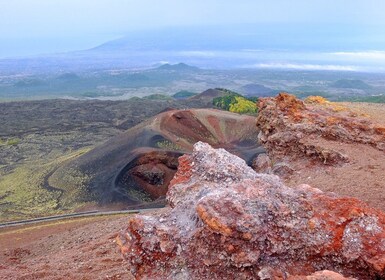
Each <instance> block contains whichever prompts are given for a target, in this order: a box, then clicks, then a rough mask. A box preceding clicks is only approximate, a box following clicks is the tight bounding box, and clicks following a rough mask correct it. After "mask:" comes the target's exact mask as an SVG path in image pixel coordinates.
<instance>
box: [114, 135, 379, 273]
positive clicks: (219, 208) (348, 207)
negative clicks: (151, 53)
mask: <svg viewBox="0 0 385 280" xmlns="http://www.w3.org/2000/svg"><path fill="white" fill-rule="evenodd" d="M179 167H180V169H178V172H177V174H176V176H175V179H174V180H173V181H172V183H171V187H170V188H169V191H168V193H167V200H168V202H169V206H168V207H166V208H165V209H164V210H162V211H160V212H158V213H155V214H142V215H138V216H136V217H135V218H131V219H130V221H129V223H128V227H126V228H125V229H124V230H123V231H122V232H121V233H120V235H119V237H118V238H119V242H118V244H119V246H120V247H121V251H122V254H123V256H124V258H125V259H126V260H127V261H128V262H129V264H130V268H131V272H132V273H133V274H134V275H135V277H136V278H137V279H293V280H294V279H309V280H310V279H330V280H337V279H347V278H343V276H345V277H356V278H357V279H364V280H365V279H384V277H385V268H384V267H385V214H384V213H383V212H381V211H379V210H375V209H372V208H370V207H368V206H367V205H366V204H364V203H363V202H360V201H359V200H357V199H353V198H346V197H342V198H341V197H337V196H336V195H334V194H325V193H323V192H322V191H320V190H318V189H315V188H312V187H310V186H308V185H299V186H298V187H297V188H296V189H292V188H289V187H287V186H286V185H284V184H283V183H282V181H281V180H280V179H279V178H278V177H277V176H275V175H268V174H259V173H256V172H254V171H253V170H252V169H251V168H250V167H248V166H247V165H246V163H245V162H244V161H243V160H241V159H240V158H238V157H236V156H234V155H231V154H230V153H228V152H226V151H225V150H223V149H217V150H216V149H213V148H212V147H211V146H209V145H208V144H204V143H201V142H198V143H197V144H195V145H194V151H193V153H192V154H191V155H185V156H183V157H181V158H180V164H179ZM322 270H329V271H322ZM330 270H332V271H335V272H336V273H333V272H330ZM317 271H319V272H317ZM315 272H317V273H315ZM313 273H315V274H313ZM338 273H339V274H338ZM311 274H313V275H311ZM342 275H343V276H342ZM290 277H291V278H290ZM301 277H302V278H301Z"/></svg>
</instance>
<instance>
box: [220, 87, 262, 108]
mask: <svg viewBox="0 0 385 280" xmlns="http://www.w3.org/2000/svg"><path fill="white" fill-rule="evenodd" d="M218 90H221V91H224V92H226V93H228V95H225V96H221V97H216V98H214V99H213V105H214V106H216V107H219V108H221V109H224V110H227V111H230V112H233V113H239V114H256V113H257V105H256V101H257V100H258V98H257V97H252V98H246V97H243V96H242V95H240V94H239V93H236V92H234V91H231V90H228V89H218Z"/></svg>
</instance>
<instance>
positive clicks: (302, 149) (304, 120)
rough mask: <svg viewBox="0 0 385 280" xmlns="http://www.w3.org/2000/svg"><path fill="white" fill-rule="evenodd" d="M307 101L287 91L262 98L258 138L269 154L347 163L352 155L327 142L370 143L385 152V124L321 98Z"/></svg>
mask: <svg viewBox="0 0 385 280" xmlns="http://www.w3.org/2000/svg"><path fill="white" fill-rule="evenodd" d="M306 101H307V102H304V101H302V100H299V99H297V98H296V97H295V96H294V95H290V94H288V93H280V94H278V96H276V97H271V98H261V99H260V100H259V104H258V107H259V113H258V117H257V127H258V128H259V130H260V132H259V135H258V138H259V141H260V143H261V144H263V146H264V147H265V148H266V149H267V150H268V152H269V156H270V157H273V158H278V159H279V160H281V159H283V158H285V157H287V158H289V159H290V160H292V159H295V158H298V157H299V158H301V157H304V156H305V157H311V158H313V159H314V160H315V161H321V162H322V163H324V164H338V163H344V162H348V161H349V158H348V157H347V156H346V155H345V154H344V153H341V152H340V151H338V150H337V149H333V148H331V147H330V145H328V141H338V142H339V143H342V142H343V143H357V144H365V145H371V146H373V147H374V148H376V149H378V150H381V151H384V155H385V127H383V126H380V125H377V124H374V123H372V122H371V121H370V120H368V119H366V118H359V117H358V118H357V116H356V114H354V113H353V112H351V111H349V110H347V109H346V108H343V107H342V106H340V105H337V104H333V103H331V102H328V101H327V100H326V99H324V98H322V97H311V98H308V100H306Z"/></svg>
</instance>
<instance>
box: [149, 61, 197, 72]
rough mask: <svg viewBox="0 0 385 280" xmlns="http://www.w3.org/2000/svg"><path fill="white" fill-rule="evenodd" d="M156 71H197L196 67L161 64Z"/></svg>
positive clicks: (182, 64) (180, 64)
mask: <svg viewBox="0 0 385 280" xmlns="http://www.w3.org/2000/svg"><path fill="white" fill-rule="evenodd" d="M156 69H158V70H169V71H199V68H198V67H195V66H190V65H187V64H185V63H182V62H181V63H178V64H168V63H166V64H163V65H161V66H159V67H158V68H156Z"/></svg>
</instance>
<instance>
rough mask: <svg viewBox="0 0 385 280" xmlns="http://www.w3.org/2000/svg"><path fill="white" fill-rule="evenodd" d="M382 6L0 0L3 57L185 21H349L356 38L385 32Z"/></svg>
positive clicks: (376, 1) (293, 1)
mask: <svg viewBox="0 0 385 280" xmlns="http://www.w3.org/2000/svg"><path fill="white" fill-rule="evenodd" d="M384 11H385V1H381V0H350V1H348V0H264V1H258V0H237V1H227V0H191V1H186V0H179V1H178V0H136V1H132V0H12V1H10V0H0V26H1V28H0V57H12V56H23V55H33V54H40V53H52V52H62V51H70V50H78V49H87V48H91V47H93V46H97V45H99V44H101V43H103V42H105V41H108V40H111V39H115V38H119V37H121V36H123V35H125V34H127V33H129V32H132V31H142V32H145V31H147V30H156V29H160V28H168V27H181V26H201V27H205V26H213V25H214V26H229V25H235V24H239V25H242V24H247V25H249V26H258V25H261V24H264V25H270V24H271V25H278V26H279V25H281V26H282V27H283V28H284V27H285V26H287V25H295V26H301V25H302V27H303V26H305V29H306V26H309V28H311V27H312V26H317V29H324V30H323V32H324V33H326V34H327V32H328V30H329V29H330V28H333V32H334V33H338V30H339V29H340V30H341V33H343V32H345V31H346V30H348V29H349V28H351V29H353V31H352V30H350V31H351V33H352V35H351V36H352V38H353V39H354V36H355V33H354V29H356V28H357V27H359V29H360V33H359V34H358V35H357V38H356V40H357V41H360V40H367V39H368V38H369V39H370V40H373V41H376V40H377V39H378V38H380V37H381V38H384V33H378V32H377V31H378V30H384V29H385V17H384V16H383V13H384ZM318 31H319V30H318ZM311 33H312V30H307V31H305V32H304V33H303V36H302V38H301V40H306V39H307V37H306V36H307V34H311ZM360 36H361V37H360ZM376 36H378V38H376ZM360 38H362V39H360ZM363 38H365V39H363ZM309 40H310V38H309ZM360 43H361V45H362V42H360ZM373 46H374V47H377V46H376V45H373ZM373 46H371V45H370V43H368V49H369V50H373V48H374V47H373Z"/></svg>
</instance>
